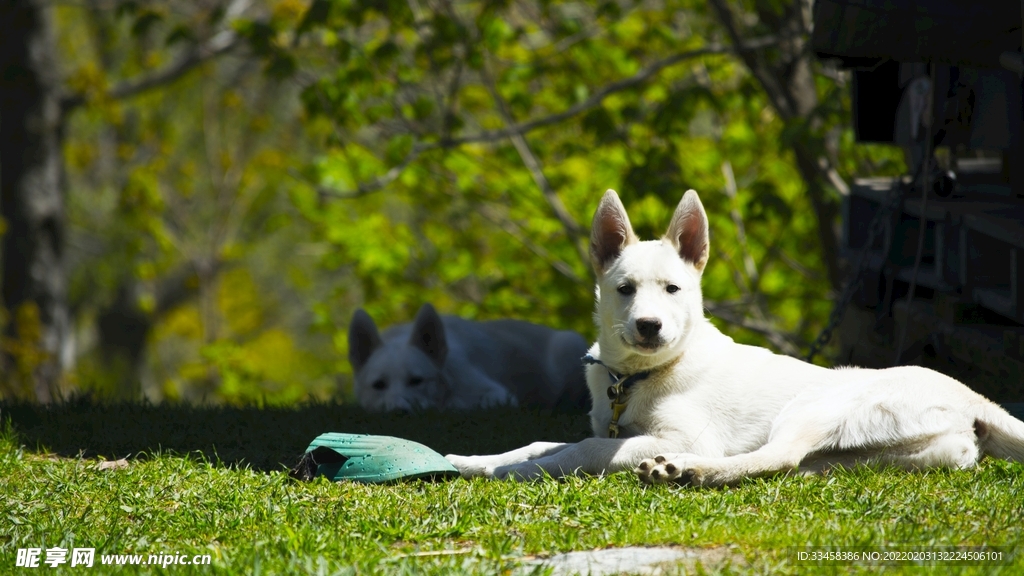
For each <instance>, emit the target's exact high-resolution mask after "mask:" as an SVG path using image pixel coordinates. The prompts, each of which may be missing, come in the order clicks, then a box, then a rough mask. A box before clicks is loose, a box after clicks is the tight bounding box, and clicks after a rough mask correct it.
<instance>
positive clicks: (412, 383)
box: [407, 376, 423, 386]
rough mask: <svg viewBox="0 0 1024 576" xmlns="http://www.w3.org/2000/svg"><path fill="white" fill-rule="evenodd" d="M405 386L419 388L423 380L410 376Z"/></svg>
mask: <svg viewBox="0 0 1024 576" xmlns="http://www.w3.org/2000/svg"><path fill="white" fill-rule="evenodd" d="M407 384H409V386H419V385H420V384H423V378H420V377H419V376H410V377H409V380H408V382H407Z"/></svg>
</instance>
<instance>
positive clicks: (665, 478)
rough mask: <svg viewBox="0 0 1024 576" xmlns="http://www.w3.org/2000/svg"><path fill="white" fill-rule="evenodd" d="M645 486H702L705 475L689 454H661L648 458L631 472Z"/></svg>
mask: <svg viewBox="0 0 1024 576" xmlns="http://www.w3.org/2000/svg"><path fill="white" fill-rule="evenodd" d="M633 472H635V473H636V475H637V477H639V478H640V480H641V481H642V482H644V483H647V484H668V483H673V484H684V485H691V486H703V485H704V483H705V478H706V476H705V474H704V472H703V471H702V469H701V468H700V467H699V466H697V465H696V462H695V461H694V459H693V456H692V455H690V454H667V455H665V454H662V455H658V456H655V457H654V458H648V459H646V460H644V461H642V462H640V464H639V465H638V466H637V467H636V468H635V469H634V470H633Z"/></svg>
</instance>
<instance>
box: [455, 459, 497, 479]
mask: <svg viewBox="0 0 1024 576" xmlns="http://www.w3.org/2000/svg"><path fill="white" fill-rule="evenodd" d="M444 459H445V460H447V461H448V462H450V463H451V465H452V466H455V469H456V470H458V471H459V474H462V477H463V478H480V477H482V478H494V467H493V466H488V465H487V464H486V463H485V462H483V461H482V460H481V459H480V458H479V457H478V456H459V455H458V454H448V455H446V456H445V457H444Z"/></svg>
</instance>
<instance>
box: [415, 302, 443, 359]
mask: <svg viewBox="0 0 1024 576" xmlns="http://www.w3.org/2000/svg"><path fill="white" fill-rule="evenodd" d="M409 344H410V345H412V346H415V347H417V348H419V349H420V350H422V351H423V353H424V354H426V355H427V356H428V357H429V358H430V359H431V360H433V361H434V364H437V365H438V366H441V365H442V364H444V359H445V357H446V356H447V355H448V340H447V338H446V337H445V334H444V324H443V323H442V322H441V316H439V315H438V314H437V310H434V307H433V306H431V305H430V304H429V303H428V304H424V305H423V306H420V311H419V312H417V313H416V320H415V321H413V323H412V335H410V336H409Z"/></svg>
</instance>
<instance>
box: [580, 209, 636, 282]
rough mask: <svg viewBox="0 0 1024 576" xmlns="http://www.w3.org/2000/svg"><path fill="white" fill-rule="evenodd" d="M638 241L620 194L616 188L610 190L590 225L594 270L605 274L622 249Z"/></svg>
mask: <svg viewBox="0 0 1024 576" xmlns="http://www.w3.org/2000/svg"><path fill="white" fill-rule="evenodd" d="M637 241H638V240H637V237H636V234H635V233H634V232H633V227H632V226H631V225H630V223H629V216H626V208H625V207H624V206H623V205H622V201H621V200H619V195H618V194H616V193H615V190H608V191H607V192H605V193H604V196H602V197H601V203H600V204H598V205H597V211H596V212H594V223H593V224H592V225H591V227H590V263H591V265H593V267H594V272H595V273H597V275H598V276H601V275H602V274H604V271H605V269H606V268H607V267H608V264H610V263H611V262H612V261H614V260H615V259H616V258H618V257H619V254H621V253H622V249H623V248H625V247H626V246H628V245H630V244H633V243H634V242H637Z"/></svg>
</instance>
